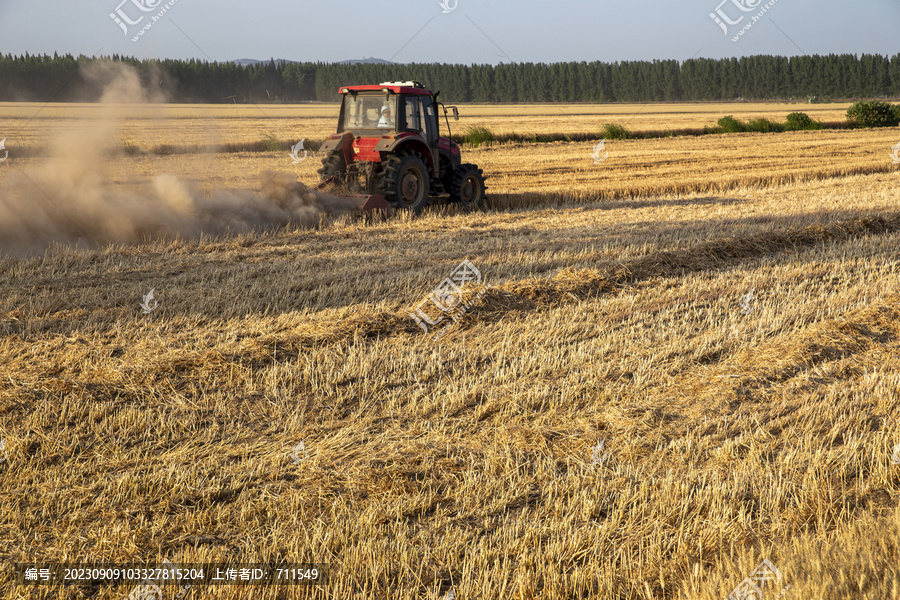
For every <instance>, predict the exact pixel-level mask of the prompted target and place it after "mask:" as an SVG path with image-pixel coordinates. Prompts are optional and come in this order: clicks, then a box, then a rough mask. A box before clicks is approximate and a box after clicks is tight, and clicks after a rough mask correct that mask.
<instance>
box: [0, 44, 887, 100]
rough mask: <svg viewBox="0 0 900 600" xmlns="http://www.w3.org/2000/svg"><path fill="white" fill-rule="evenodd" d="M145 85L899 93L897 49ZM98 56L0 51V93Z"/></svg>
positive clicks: (523, 96) (45, 86) (218, 89)
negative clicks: (417, 84) (390, 84)
mask: <svg viewBox="0 0 900 600" xmlns="http://www.w3.org/2000/svg"><path fill="white" fill-rule="evenodd" d="M110 58H111V60H113V61H119V62H122V63H126V64H129V65H131V66H133V67H135V68H136V69H137V71H138V73H139V74H140V77H141V79H142V81H143V83H144V85H145V86H148V87H150V88H162V89H164V90H166V91H167V97H168V98H169V100H170V101H172V102H204V103H221V102H227V103H232V102H235V103H248V102H254V103H261V102H304V101H313V100H320V101H335V100H336V99H337V93H336V92H337V88H338V87H339V86H341V85H357V84H366V83H380V82H382V81H397V80H409V79H414V80H417V81H421V82H422V83H424V84H426V85H428V86H429V87H430V88H431V89H433V90H440V91H441V92H442V98H443V99H444V100H446V101H448V102H646V101H691V100H734V99H738V98H743V99H746V100H780V99H787V98H794V99H798V98H802V99H804V100H805V99H807V98H812V97H817V98H822V99H826V98H834V99H837V98H840V99H851V98H879V97H900V54H897V55H895V56H893V57H887V56H881V55H873V54H863V55H861V56H856V55H852V54H841V55H836V54H829V55H827V56H819V55H814V56H796V57H784V56H747V57H742V58H726V59H706V58H695V59H690V60H686V61H683V62H679V61H676V60H654V61H652V62H651V61H623V62H615V63H605V62H596V61H595V62H567V63H550V64H545V63H537V64H535V63H512V64H499V65H449V64H439V63H428V64H408V65H399V64H377V63H375V64H364V63H357V64H351V63H321V62H317V63H312V62H304V63H282V62H276V61H274V60H272V61H269V62H267V63H266V62H263V63H258V64H253V65H247V66H241V65H238V64H235V63H233V62H225V63H218V62H214V63H210V62H205V61H198V60H189V61H184V60H143V61H138V60H136V59H133V58H126V57H120V56H118V55H115V56H112V57H110ZM95 60H98V59H94V58H90V57H86V56H79V57H78V58H75V57H73V56H72V55H69V54H67V55H65V56H59V55H56V54H54V55H53V56H52V57H51V56H32V55H29V54H26V55H25V56H13V55H5V56H4V55H2V54H0V101H26V100H31V101H45V102H46V101H60V102H62V101H83V102H90V101H94V100H97V99H98V97H99V92H98V90H96V89H95V87H92V86H90V85H88V83H87V82H85V81H84V80H83V78H81V77H79V74H80V72H81V69H83V68H84V66H85V65H86V64H87V63H89V62H91V61H95Z"/></svg>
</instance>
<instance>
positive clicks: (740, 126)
mask: <svg viewBox="0 0 900 600" xmlns="http://www.w3.org/2000/svg"><path fill="white" fill-rule="evenodd" d="M718 125H719V127H721V128H722V132H723V133H740V132H742V131H747V126H746V125H745V124H744V123H741V122H740V121H738V120H737V119H735V118H734V117H732V116H731V115H727V116H725V117H722V118H721V119H719V120H718Z"/></svg>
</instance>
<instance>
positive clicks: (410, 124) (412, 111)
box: [403, 96, 422, 132]
mask: <svg viewBox="0 0 900 600" xmlns="http://www.w3.org/2000/svg"><path fill="white" fill-rule="evenodd" d="M403 106H404V109H403V110H404V117H405V118H406V121H405V123H404V124H405V127H404V129H406V130H407V131H415V132H419V131H422V123H421V120H420V119H419V99H418V97H416V96H404V98H403Z"/></svg>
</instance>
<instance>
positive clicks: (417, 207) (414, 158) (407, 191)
mask: <svg viewBox="0 0 900 600" xmlns="http://www.w3.org/2000/svg"><path fill="white" fill-rule="evenodd" d="M381 164H382V168H383V169H384V178H383V179H382V184H381V195H382V196H384V199H385V200H387V201H388V202H390V203H391V205H392V206H394V207H395V208H401V209H405V210H409V211H411V212H412V213H413V214H419V213H420V212H422V209H423V208H425V207H426V206H428V202H429V198H428V192H429V190H430V187H431V182H430V180H429V179H428V168H427V167H426V166H425V163H424V162H423V161H422V158H421V157H420V156H419V155H418V154H417V153H415V152H408V151H406V152H401V153H400V154H395V155H393V156H389V157H388V158H387V159H385V160H384V161H382V163H381Z"/></svg>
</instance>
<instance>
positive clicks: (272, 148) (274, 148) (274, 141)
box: [262, 131, 286, 152]
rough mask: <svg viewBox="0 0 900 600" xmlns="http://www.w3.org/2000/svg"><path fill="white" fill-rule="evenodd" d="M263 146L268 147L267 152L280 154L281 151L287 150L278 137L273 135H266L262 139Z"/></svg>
mask: <svg viewBox="0 0 900 600" xmlns="http://www.w3.org/2000/svg"><path fill="white" fill-rule="evenodd" d="M262 142H263V144H265V146H266V150H268V151H269V152H279V151H281V150H286V148H285V145H284V144H283V143H281V141H279V139H278V136H277V135H275V134H274V133H272V132H271V131H270V132H269V133H264V134H263V138H262Z"/></svg>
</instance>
